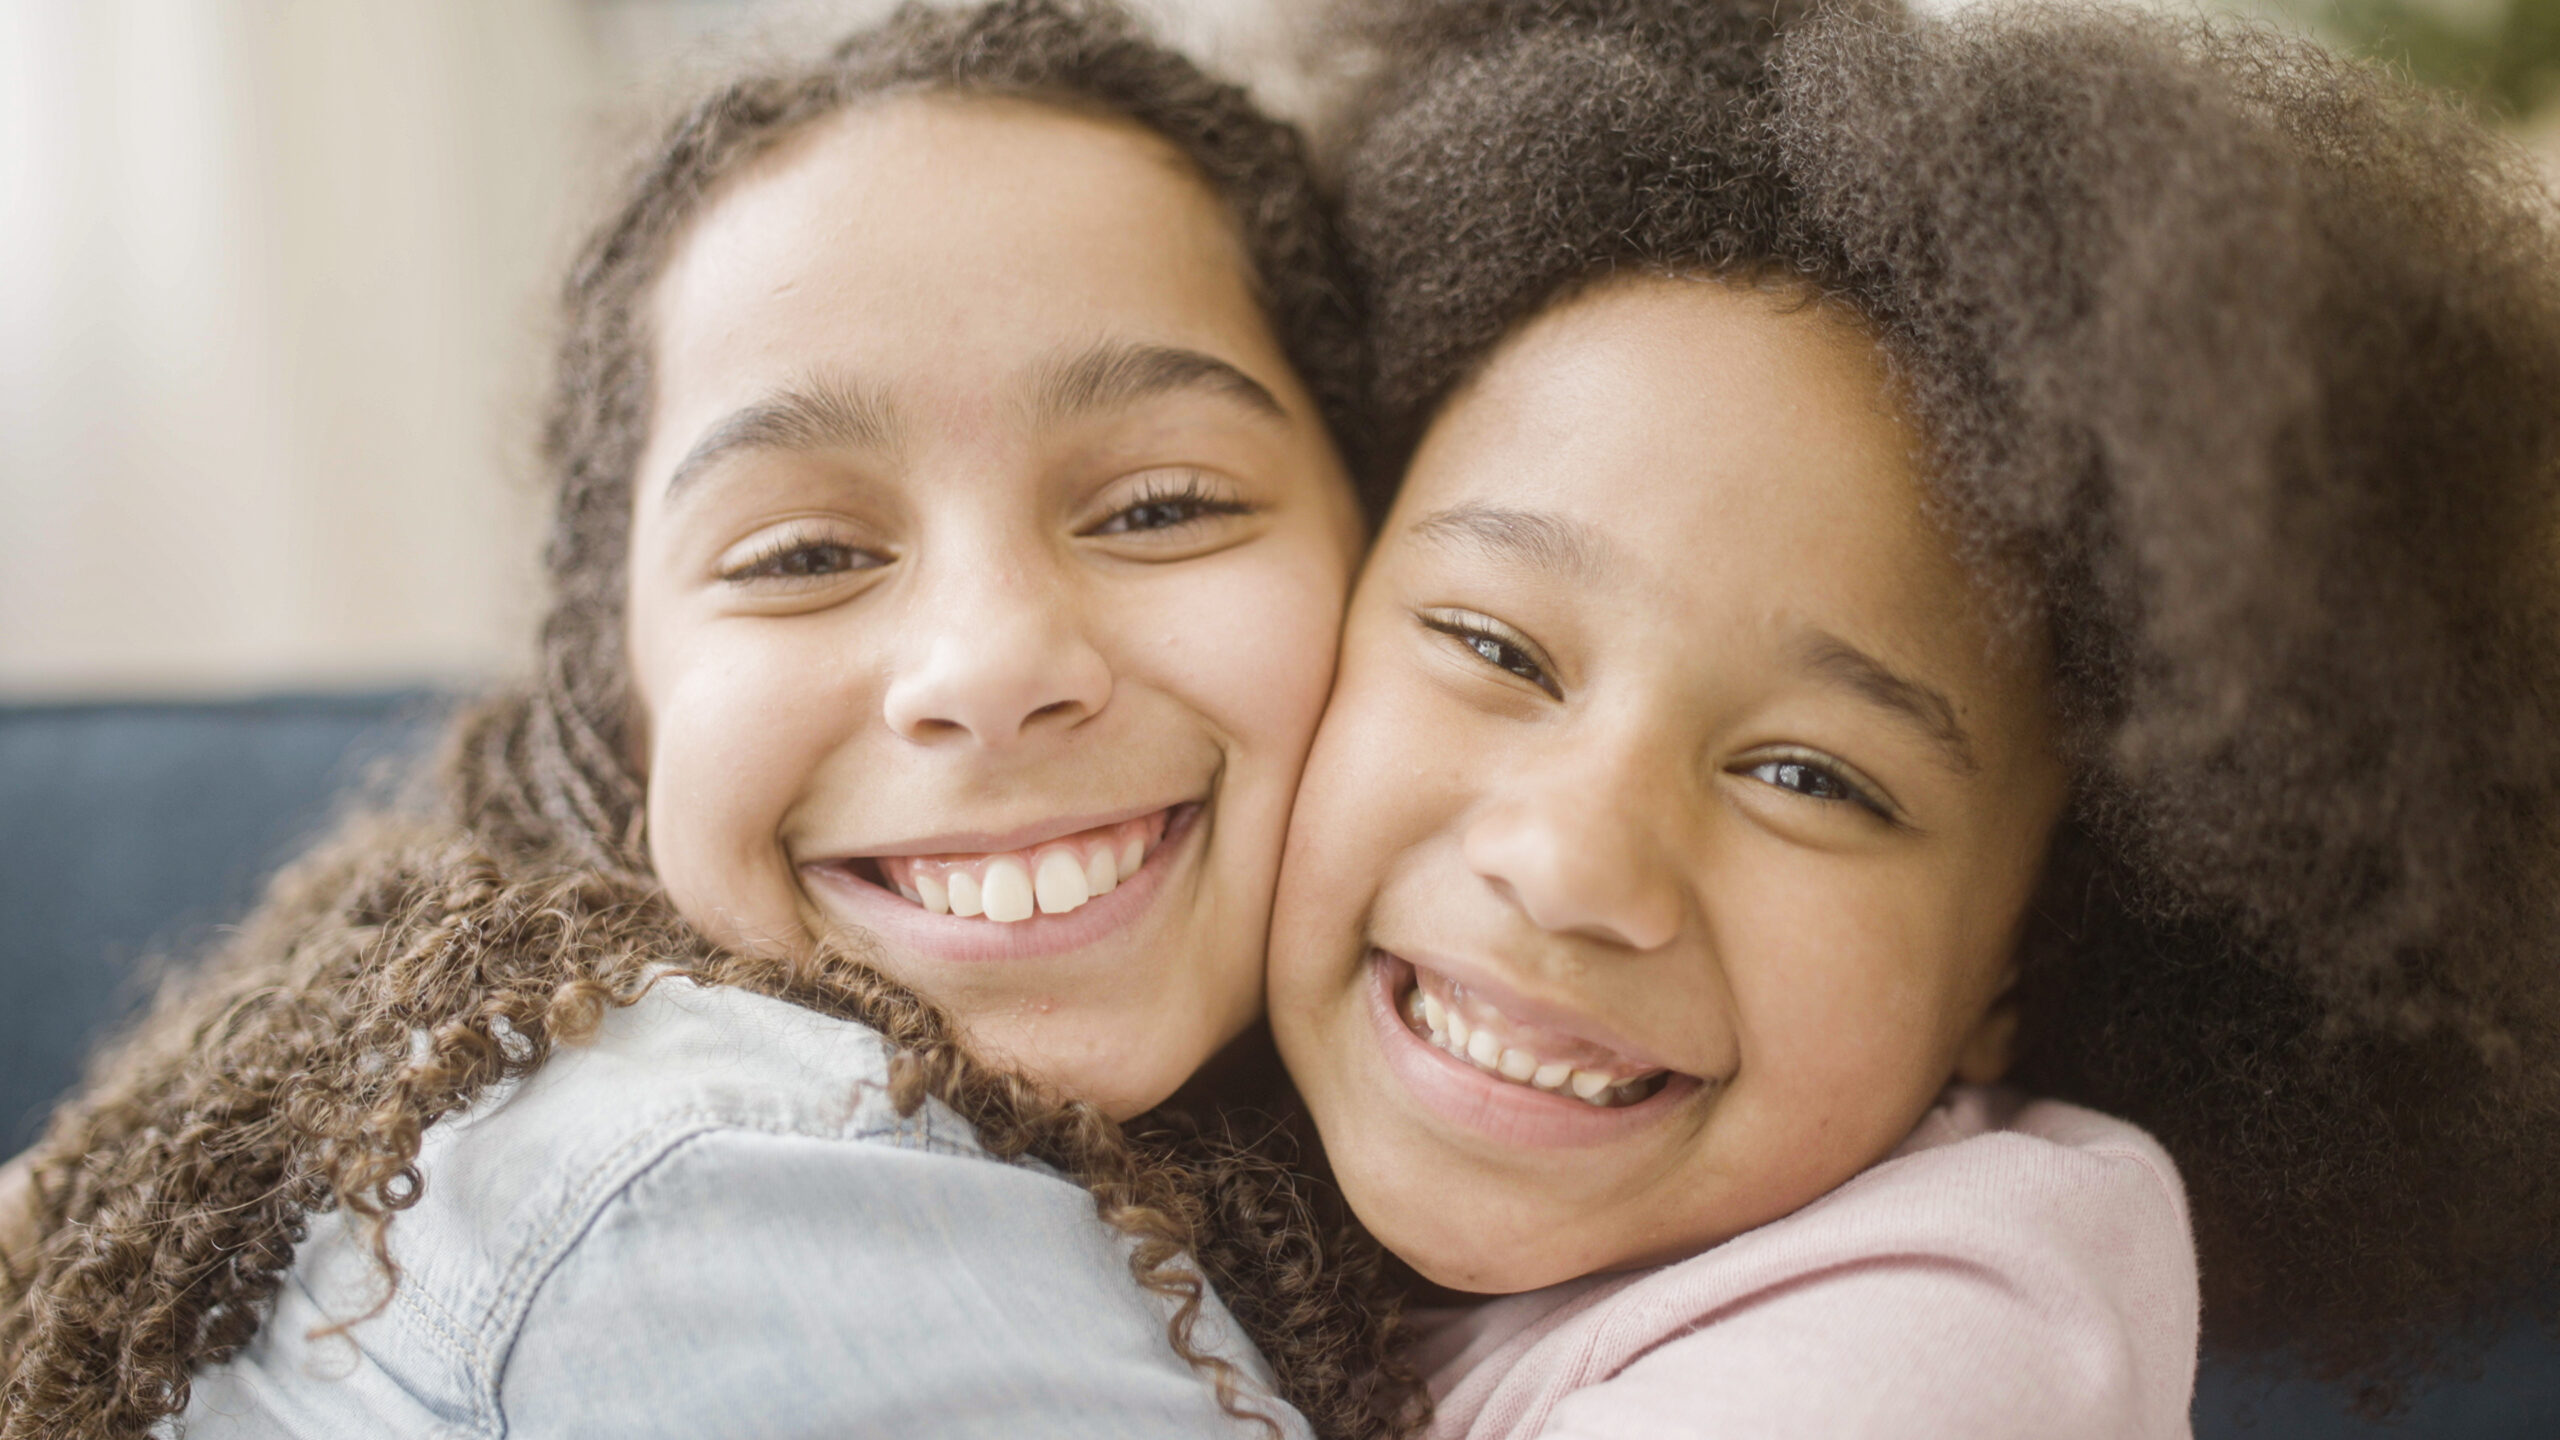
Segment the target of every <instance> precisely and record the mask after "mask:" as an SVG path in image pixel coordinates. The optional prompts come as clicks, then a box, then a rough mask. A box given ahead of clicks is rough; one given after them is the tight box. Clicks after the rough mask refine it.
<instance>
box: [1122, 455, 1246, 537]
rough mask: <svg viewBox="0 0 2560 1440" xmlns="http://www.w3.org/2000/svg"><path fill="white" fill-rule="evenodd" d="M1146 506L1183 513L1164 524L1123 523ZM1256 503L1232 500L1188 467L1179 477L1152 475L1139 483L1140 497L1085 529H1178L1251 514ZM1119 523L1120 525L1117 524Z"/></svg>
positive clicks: (1133, 531) (1125, 531)
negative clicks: (1141, 483)
mask: <svg viewBox="0 0 2560 1440" xmlns="http://www.w3.org/2000/svg"><path fill="white" fill-rule="evenodd" d="M1146 510H1172V511H1179V512H1181V513H1180V514H1178V515H1176V516H1175V517H1174V518H1172V519H1169V520H1167V521H1166V522H1165V523H1163V524H1160V525H1146V526H1139V525H1130V524H1123V523H1122V522H1124V521H1127V520H1128V519H1129V518H1130V517H1131V516H1134V515H1137V514H1138V513H1139V512H1141V511H1146ZM1252 512H1253V507H1252V506H1250V505H1247V504H1245V503H1244V502H1243V501H1241V500H1232V499H1229V498H1228V497H1226V496H1224V495H1220V494H1218V493H1216V492H1215V491H1213V490H1211V489H1210V488H1209V483H1208V481H1207V479H1206V478H1204V477H1203V476H1202V475H1201V474H1200V472H1198V471H1196V470H1188V471H1184V472H1183V474H1182V478H1181V479H1179V480H1174V479H1169V478H1150V479H1148V480H1147V481H1146V483H1145V484H1143V485H1142V486H1140V487H1139V490H1138V493H1137V496H1136V498H1134V499H1132V500H1130V501H1129V503H1128V504H1126V505H1123V506H1121V507H1120V508H1119V509H1117V510H1115V511H1113V512H1111V516H1110V518H1109V519H1106V520H1104V521H1103V522H1102V523H1101V524H1099V525H1096V526H1095V527H1093V529H1091V530H1089V531H1087V532H1085V533H1087V534H1089V535H1142V534H1150V533H1154V532H1158V531H1164V530H1175V529H1179V528H1181V527H1182V526H1185V525H1196V524H1198V523H1199V522H1201V521H1203V520H1206V519H1209V518H1210V517H1212V516H1217V515H1249V514H1251V513H1252ZM1115 527H1116V528H1115Z"/></svg>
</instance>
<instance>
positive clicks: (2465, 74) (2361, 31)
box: [2279, 0, 2560, 120]
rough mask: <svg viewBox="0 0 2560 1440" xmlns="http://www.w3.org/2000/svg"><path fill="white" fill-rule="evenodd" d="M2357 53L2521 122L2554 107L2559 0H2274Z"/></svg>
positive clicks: (2559, 73)
mask: <svg viewBox="0 0 2560 1440" xmlns="http://www.w3.org/2000/svg"><path fill="white" fill-rule="evenodd" d="M2279 4H2280V8H2282V9H2284V10H2285V11H2287V12H2289V13H2291V14H2294V15H2297V16H2299V17H2301V18H2302V19H2304V20H2307V21H2309V22H2311V23H2312V24H2314V25H2317V26H2318V27H2320V28H2321V29H2322V30H2324V31H2326V32H2328V33H2329V34H2330V35H2331V36H2333V37H2335V38H2336V39H2337V40H2338V41H2339V42H2341V43H2342V44H2344V45H2345V46H2346V47H2348V48H2350V49H2352V50H2355V51H2357V52H2358V53H2360V54H2365V55H2371V56H2373V57H2374V58H2376V59H2379V60H2384V61H2388V62H2390V63H2392V64H2396V65H2400V66H2403V67H2405V68H2406V69H2407V71H2408V72H2409V74H2410V75H2411V76H2412V77H2413V78H2415V79H2418V80H2422V81H2425V82H2426V83H2428V84H2431V85H2441V86H2444V87H2445V88H2447V89H2449V90H2458V91H2462V92H2463V93H2465V94H2468V95H2470V96H2472V97H2473V98H2474V99H2475V100H2476V101H2477V102H2479V103H2480V104H2481V105H2482V106H2483V107H2485V108H2486V109H2487V110H2489V111H2490V112H2492V113H2494V114H2496V115H2498V116H2501V117H2503V118H2506V119H2510V120H2513V119H2521V118H2523V117H2525V116H2529V115H2533V114H2535V113H2536V112H2538V111H2540V110H2542V109H2543V108H2544V107H2546V106H2550V105H2554V104H2560V0H2506V4H2505V6H2504V7H2503V9H2502V10H2501V9H2498V8H2496V7H2493V6H2475V5H2465V6H2460V7H2456V6H2451V5H2446V4H2442V3H2436V4H2430V3H2428V0H2279Z"/></svg>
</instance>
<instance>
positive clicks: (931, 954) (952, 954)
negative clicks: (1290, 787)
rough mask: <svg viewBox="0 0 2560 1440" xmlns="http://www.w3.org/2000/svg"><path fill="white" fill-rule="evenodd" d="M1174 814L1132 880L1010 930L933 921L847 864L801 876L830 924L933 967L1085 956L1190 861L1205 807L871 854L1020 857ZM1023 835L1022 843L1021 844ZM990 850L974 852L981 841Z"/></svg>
mask: <svg viewBox="0 0 2560 1440" xmlns="http://www.w3.org/2000/svg"><path fill="white" fill-rule="evenodd" d="M1164 809H1170V810H1171V812H1172V813H1171V814H1169V815H1167V816H1166V817H1165V831H1164V838H1163V839H1162V840H1159V841H1157V842H1156V848H1155V849H1153V850H1151V851H1149V852H1147V860H1146V863H1145V864H1143V865H1141V866H1139V867H1138V873H1136V874H1135V875H1132V876H1129V877H1128V878H1127V879H1125V880H1122V881H1121V882H1120V884H1119V886H1118V887H1117V888H1115V889H1114V890H1113V891H1112V892H1111V893H1110V894H1108V895H1102V896H1097V897H1096V898H1094V899H1091V900H1088V901H1086V902H1085V903H1084V904H1082V905H1079V906H1077V907H1076V908H1075V909H1073V910H1070V911H1068V912H1067V913H1066V914H1064V915H1034V916H1032V917H1031V918H1030V919H1028V920H1016V921H1013V922H1011V923H1009V924H1007V923H999V922H997V921H993V920H981V919H970V918H963V917H961V916H958V915H936V914H934V913H933V912H932V911H930V910H927V909H925V908H924V907H923V906H921V905H918V904H916V903H915V902H914V901H912V900H909V899H907V898H906V897H905V896H903V895H900V894H899V893H898V892H897V891H895V890H891V889H888V888H886V887H884V886H882V885H880V884H878V883H876V882H874V881H872V880H870V879H867V878H865V877H864V876H862V875H860V874H857V873H855V869H854V865H853V860H852V858H850V857H848V858H844V859H833V860H812V861H807V862H804V863H802V864H801V866H800V867H799V868H800V876H801V882H802V886H803V888H804V889H806V890H808V891H809V892H810V893H811V895H812V897H813V898H815V899H816V900H817V901H818V902H819V904H820V906H821V907H822V908H824V909H825V910H827V911H828V913H830V914H831V915H833V916H834V917H835V918H836V919H838V920H840V921H843V922H844V923H846V924H849V925H854V926H858V927H860V928H861V929H863V930H867V931H869V932H870V933H871V934H873V935H875V936H877V937H879V939H880V940H881V941H882V942H884V943H886V944H889V945H892V946H895V947H897V948H898V949H901V950H906V951H909V952H912V953H914V954H916V955H920V956H922V957H924V958H926V959H929V960H943V961H949V962H951V963H954V964H970V965H974V964H986V963H990V962H1001V961H1007V960H1036V959H1041V958H1045V957H1048V956H1055V955H1063V954H1067V953H1069V952H1072V951H1076V950H1081V949H1084V948H1085V947H1087V946H1089V945H1093V944H1096V943H1097V942H1099V941H1102V940H1104V939H1107V938H1109V937H1110V936H1111V935H1113V934H1115V933H1117V932H1119V931H1122V930H1125V929H1128V928H1129V927H1131V926H1133V925H1135V924H1136V923H1137V922H1138V920H1139V919H1140V918H1141V917H1142V916H1144V915H1145V914H1146V912H1147V909H1148V907H1149V906H1151V905H1153V904H1154V903H1155V899H1156V896H1157V895H1159V894H1161V893H1162V892H1163V890H1164V887H1165V886H1166V884H1167V883H1169V882H1168V877H1170V876H1171V875H1172V873H1173V871H1174V870H1175V868H1176V867H1178V866H1183V865H1188V864H1190V863H1192V859H1193V856H1194V855H1195V854H1196V852H1197V851H1198V849H1199V846H1200V843H1201V842H1200V840H1199V837H1200V836H1201V835H1202V834H1204V833H1206V829H1207V827H1206V826H1204V825H1202V824H1201V823H1200V816H1201V811H1202V807H1201V806H1200V805H1199V804H1198V803H1197V802H1193V801H1185V802H1184V803H1182V804H1179V805H1174V806H1170V807H1167V806H1161V805H1159V806H1157V807H1155V809H1154V810H1131V811H1124V812H1120V813H1117V814H1114V815H1110V816H1105V817H1103V818H1100V819H1083V818H1077V819H1073V820H1068V821H1060V822H1053V823H1044V824H1042V825H1039V826H1036V827H1032V828H1029V829H1025V830H1020V831H1016V832H1013V833H1011V834H1005V835H988V834H974V833H961V832H953V833H952V834H949V835H936V836H930V837H927V838H926V839H923V840H919V841H915V842H912V844H913V845H921V846H925V847H928V848H923V849H916V848H901V849H896V850H883V851H872V852H867V853H866V854H864V855H863V856H861V857H860V858H861V859H866V860H867V859H871V858H873V856H875V855H883V854H886V855H943V854H952V853H957V852H970V851H973V850H1018V849H1022V848H1025V847H1026V846H1030V845H1037V844H1040V843H1041V842H1042V841H1044V840H1054V839H1056V838H1058V837H1059V836H1061V835H1073V834H1075V833H1077V832H1078V831H1080V830H1090V829H1093V828H1094V827H1095V826H1097V825H1112V824H1117V823H1118V822H1120V821H1122V820H1134V819H1136V818H1138V817H1139V816H1141V815H1152V814H1154V813H1156V810H1164ZM1024 837H1028V838H1024ZM981 840H986V841H993V842H995V843H992V844H987V845H984V846H980V845H979V844H978V842H979V841H981Z"/></svg>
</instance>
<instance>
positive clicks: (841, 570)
mask: <svg viewBox="0 0 2560 1440" xmlns="http://www.w3.org/2000/svg"><path fill="white" fill-rule="evenodd" d="M814 555H834V556H839V557H844V561H845V563H840V564H836V565H833V566H831V567H829V568H827V569H823V570H821V569H816V568H812V567H811V566H810V565H809V564H808V563H807V562H806V561H804V560H801V559H800V557H804V556H814ZM795 561H797V562H799V563H793V562H795ZM866 562H867V563H866ZM882 563H883V562H882V561H881V559H880V557H878V556H876V555H873V554H871V553H870V552H868V551H865V550H862V549H860V548H858V547H856V546H852V545H848V544H846V543H844V542H843V541H841V540H821V539H818V538H816V537H814V536H810V535H794V534H791V533H789V532H785V533H783V534H781V535H777V536H775V537H774V538H773V539H772V540H770V541H768V542H766V543H765V544H764V545H763V546H762V547H760V548H759V549H758V550H757V551H756V553H755V554H754V555H752V556H749V557H748V558H747V560H746V562H745V563H744V564H741V565H739V566H737V567H736V568H734V569H730V570H726V571H723V572H721V575H720V578H721V579H723V580H725V581H728V582H729V583H730V584H733V585H743V584H746V583H747V582H749V581H753V580H781V581H785V582H797V581H809V580H824V579H826V578H827V577H828V576H831V575H841V574H845V573H847V572H849V571H854V570H870V569H875V568H877V567H878V566H879V565H881V564H882Z"/></svg>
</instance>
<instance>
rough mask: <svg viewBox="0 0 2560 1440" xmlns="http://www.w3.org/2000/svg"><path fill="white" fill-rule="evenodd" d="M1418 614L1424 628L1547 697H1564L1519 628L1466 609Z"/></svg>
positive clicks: (1552, 698) (1527, 638)
mask: <svg viewBox="0 0 2560 1440" xmlns="http://www.w3.org/2000/svg"><path fill="white" fill-rule="evenodd" d="M1421 618H1422V624H1423V626H1424V628H1426V629H1429V630H1435V631H1437V632H1439V633H1440V634H1443V635H1446V636H1448V637H1449V638H1451V639H1453V640H1455V641H1457V642H1458V643H1459V644H1460V645H1462V646H1464V647H1465V648H1466V649H1467V650H1468V651H1469V652H1470V653H1472V654H1473V655H1474V656H1475V657H1476V658H1477V659H1479V660H1482V661H1483V662H1484V663H1486V664H1487V665H1490V666H1492V667H1493V668H1495V669H1496V670H1500V671H1502V672H1503V673H1504V674H1506V675H1512V676H1516V677H1518V678H1520V679H1522V680H1526V681H1528V682H1529V683H1530V684H1532V685H1535V686H1537V687H1538V688H1539V689H1540V690H1543V691H1545V692H1546V694H1547V698H1549V699H1551V700H1561V699H1563V698H1564V687H1562V686H1560V685H1558V684H1557V683H1556V682H1555V679H1554V677H1553V676H1551V675H1549V674H1548V673H1547V667H1546V664H1545V662H1544V660H1543V659H1541V658H1540V656H1539V655H1538V653H1537V651H1536V649H1535V648H1534V647H1533V646H1531V645H1530V643H1529V637H1527V636H1525V635H1523V634H1521V633H1520V632H1519V631H1517V630H1514V629H1512V628H1511V627H1510V626H1508V625H1504V624H1502V623H1501V622H1499V621H1497V620H1495V619H1494V618H1493V617H1491V616H1489V615H1478V614H1476V613H1475V612H1473V611H1470V610H1459V611H1451V612H1448V613H1446V614H1443V615H1425V616H1423V617H1421Z"/></svg>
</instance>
